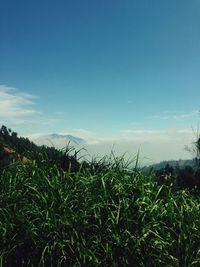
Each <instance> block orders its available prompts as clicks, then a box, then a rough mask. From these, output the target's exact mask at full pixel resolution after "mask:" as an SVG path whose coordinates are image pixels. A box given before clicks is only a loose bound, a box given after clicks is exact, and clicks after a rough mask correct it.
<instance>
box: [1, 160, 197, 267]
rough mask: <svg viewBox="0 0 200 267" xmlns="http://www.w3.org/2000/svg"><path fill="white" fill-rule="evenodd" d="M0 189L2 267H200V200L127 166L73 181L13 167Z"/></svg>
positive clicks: (51, 171) (74, 176)
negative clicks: (157, 182)
mask: <svg viewBox="0 0 200 267" xmlns="http://www.w3.org/2000/svg"><path fill="white" fill-rule="evenodd" d="M47 166H48V167H47ZM0 184H1V187H0V218H1V220H0V240H1V243H0V266H12V267H13V266H34V267H38V266H48V267H49V266H54V267H58V266H170V267H171V266H181V267H184V266H200V219H199V218H200V204H199V203H200V198H199V196H197V195H193V194H192V193H189V192H188V191H179V192H173V189H172V188H171V187H167V186H165V185H162V186H159V185H157V184H156V183H154V182H153V180H152V177H150V176H145V175H144V174H142V173H141V172H140V171H139V170H137V169H133V170H132V171H127V170H126V166H125V165H124V162H123V159H121V160H116V159H115V161H112V162H109V163H108V164H105V163H102V166H99V168H93V165H92V164H91V165H90V166H89V165H88V166H87V167H85V168H82V169H81V168H80V171H78V172H76V173H72V172H70V171H67V172H63V171H62V170H61V169H58V168H57V167H56V165H52V166H51V167H49V164H46V162H45V161H44V162H42V164H41V162H40V164H39V165H37V163H36V162H34V161H33V162H32V163H30V164H26V165H23V164H21V163H14V164H13V165H10V166H9V168H8V169H7V170H6V171H5V172H4V173H3V174H2V175H1V177H0Z"/></svg>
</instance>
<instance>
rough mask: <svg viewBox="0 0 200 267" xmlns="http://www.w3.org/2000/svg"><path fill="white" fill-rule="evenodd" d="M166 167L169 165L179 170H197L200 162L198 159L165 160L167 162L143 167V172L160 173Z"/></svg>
mask: <svg viewBox="0 0 200 267" xmlns="http://www.w3.org/2000/svg"><path fill="white" fill-rule="evenodd" d="M166 165H169V166H170V167H173V168H179V169H184V168H185V167H186V166H190V167H192V168H196V167H197V166H198V161H197V159H188V160H182V159H179V160H165V161H161V162H159V163H155V164H153V165H150V166H145V167H143V171H144V172H145V173H148V172H151V171H158V170H161V169H163V168H165V167H166Z"/></svg>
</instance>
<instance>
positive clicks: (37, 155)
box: [0, 125, 80, 172]
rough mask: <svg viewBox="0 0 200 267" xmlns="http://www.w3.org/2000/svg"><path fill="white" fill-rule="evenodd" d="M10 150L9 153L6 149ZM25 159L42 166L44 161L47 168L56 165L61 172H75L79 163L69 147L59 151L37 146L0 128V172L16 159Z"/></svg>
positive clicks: (4, 128) (53, 148)
mask: <svg viewBox="0 0 200 267" xmlns="http://www.w3.org/2000/svg"><path fill="white" fill-rule="evenodd" d="M5 148H7V150H8V149H10V153H8V152H7V151H6V149H5ZM22 157H26V158H27V159H29V160H31V161H34V160H35V161H37V163H38V164H43V161H44V160H45V161H46V163H48V165H49V166H52V165H56V166H57V167H59V168H62V169H63V170H68V169H69V168H71V171H77V170H78V169H79V167H80V163H79V162H78V160H77V153H76V152H75V151H74V153H73V149H72V148H70V147H66V148H65V150H63V151H61V150H58V149H56V148H55V147H47V146H37V145H36V144H34V143H33V142H31V141H30V140H29V139H28V138H24V137H19V136H18V134H17V133H16V132H14V131H12V130H11V129H9V128H7V127H6V126H4V125H3V126H2V127H1V128H0V172H2V171H3V169H4V168H5V167H6V166H8V165H9V164H10V163H11V162H13V161H14V160H16V159H20V158H22Z"/></svg>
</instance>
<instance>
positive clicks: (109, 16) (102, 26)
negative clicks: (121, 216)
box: [0, 0, 200, 161]
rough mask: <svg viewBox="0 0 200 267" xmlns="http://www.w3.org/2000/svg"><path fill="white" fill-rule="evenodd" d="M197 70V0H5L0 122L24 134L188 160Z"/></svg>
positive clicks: (0, 21) (0, 33)
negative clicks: (74, 138) (56, 136)
mask: <svg viewBox="0 0 200 267" xmlns="http://www.w3.org/2000/svg"><path fill="white" fill-rule="evenodd" d="M199 72H200V1H199V0H163V1H160V0H125V1H124V0H123V1H122V0H109V1H108V0H84V1H81V0H71V1H70V0H58V1H53V0H43V1H39V0H34V1H27V0H20V1H11V0H0V122H1V124H4V125H6V126H8V127H11V128H12V129H13V130H15V131H17V132H18V133H19V134H20V135H22V136H28V137H30V138H33V139H34V137H36V136H39V135H41V134H48V133H54V132H56V133H65V134H73V135H75V136H78V137H82V138H84V139H85V140H86V141H87V143H88V147H89V150H90V151H91V153H94V152H95V153H97V151H101V154H102V155H103V154H104V153H105V152H106V153H107V151H108V150H109V149H111V148H113V147H115V150H116V152H117V153H124V152H128V153H130V154H131V153H133V154H134V153H137V151H138V150H139V149H140V151H141V153H142V155H143V156H144V157H147V158H150V159H151V160H152V161H159V160H163V159H178V158H188V157H190V155H189V154H188V152H186V150H185V149H184V147H185V146H187V145H190V144H191V142H192V141H193V140H194V139H195V137H196V136H195V133H196V129H197V128H198V125H199V106H200V102H199V99H200V88H199V87H200V75H199ZM194 132H195V133H194Z"/></svg>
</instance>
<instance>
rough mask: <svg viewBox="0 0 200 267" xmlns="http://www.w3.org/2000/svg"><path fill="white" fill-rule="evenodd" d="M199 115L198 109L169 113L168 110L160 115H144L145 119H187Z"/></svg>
mask: <svg viewBox="0 0 200 267" xmlns="http://www.w3.org/2000/svg"><path fill="white" fill-rule="evenodd" d="M197 115H199V110H193V111H191V112H188V113H171V112H168V111H165V112H163V114H160V115H153V116H148V117H146V118H147V119H159V120H176V121H179V120H184V119H189V118H192V117H196V116H197Z"/></svg>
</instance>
